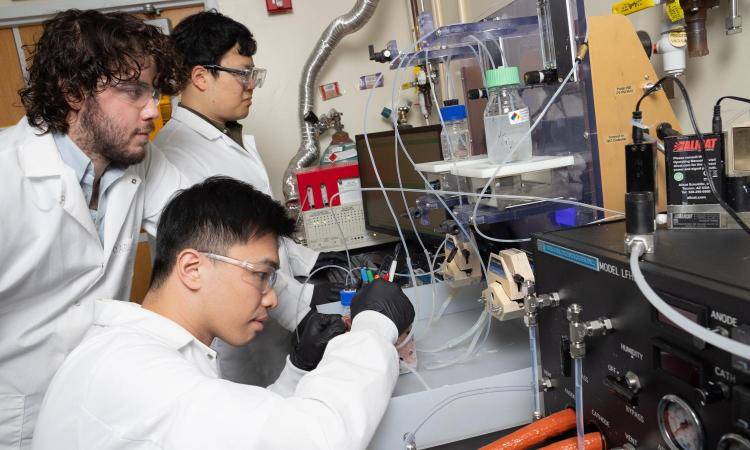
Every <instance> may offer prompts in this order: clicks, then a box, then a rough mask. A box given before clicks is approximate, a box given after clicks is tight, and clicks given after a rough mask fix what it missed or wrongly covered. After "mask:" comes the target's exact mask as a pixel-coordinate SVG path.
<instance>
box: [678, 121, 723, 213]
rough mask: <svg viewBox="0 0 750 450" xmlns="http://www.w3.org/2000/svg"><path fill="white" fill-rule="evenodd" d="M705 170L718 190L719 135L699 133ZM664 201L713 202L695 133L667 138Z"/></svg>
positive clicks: (719, 188) (685, 202)
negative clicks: (704, 154) (704, 156)
mask: <svg viewBox="0 0 750 450" xmlns="http://www.w3.org/2000/svg"><path fill="white" fill-rule="evenodd" d="M703 141H704V143H705V149H706V160H707V163H708V164H707V165H708V170H709V174H710V176H711V178H712V179H713V182H714V186H715V187H716V190H717V191H718V192H721V188H722V178H723V177H722V172H723V163H722V148H723V137H722V136H718V135H713V134H707V135H704V136H703ZM664 144H665V145H664V146H665V149H666V154H667V178H668V179H667V183H668V185H669V186H668V189H667V203H669V204H670V205H699V204H713V203H717V200H716V197H714V195H713V194H712V193H711V187H710V186H709V184H708V179H707V177H706V171H705V168H704V164H703V153H702V152H701V145H700V141H699V140H698V139H697V137H696V136H678V137H673V138H667V139H666V140H665V142H664Z"/></svg>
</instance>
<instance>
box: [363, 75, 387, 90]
mask: <svg viewBox="0 0 750 450" xmlns="http://www.w3.org/2000/svg"><path fill="white" fill-rule="evenodd" d="M357 85H358V86H359V90H360V91H364V90H365V89H372V88H376V87H383V74H382V73H380V72H378V73H373V74H371V75H362V76H361V77H359V82H358V84H357Z"/></svg>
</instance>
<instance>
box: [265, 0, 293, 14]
mask: <svg viewBox="0 0 750 450" xmlns="http://www.w3.org/2000/svg"><path fill="white" fill-rule="evenodd" d="M266 9H268V14H278V13H284V12H291V11H292V0H266Z"/></svg>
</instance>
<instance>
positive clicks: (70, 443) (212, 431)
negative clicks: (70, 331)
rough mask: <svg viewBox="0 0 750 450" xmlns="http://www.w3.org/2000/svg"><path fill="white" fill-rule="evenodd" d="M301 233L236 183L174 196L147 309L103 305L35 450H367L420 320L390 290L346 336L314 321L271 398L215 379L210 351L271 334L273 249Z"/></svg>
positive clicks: (59, 381) (360, 300)
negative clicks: (402, 344)
mask: <svg viewBox="0 0 750 450" xmlns="http://www.w3.org/2000/svg"><path fill="white" fill-rule="evenodd" d="M293 229H294V222H293V221H292V220H291V219H290V218H289V217H288V216H287V215H286V212H285V210H284V208H283V207H282V206H281V205H280V204H278V203H276V202H274V201H273V200H272V199H271V198H270V197H269V196H267V195H265V194H263V193H261V192H258V191H257V190H255V189H253V188H252V187H251V186H249V185H248V184H246V183H243V182H241V181H238V180H235V179H231V178H227V177H212V178H209V179H208V180H206V181H205V182H203V183H199V184H197V185H195V186H193V187H191V188H189V189H187V190H185V191H183V192H181V193H180V194H178V195H177V196H176V197H175V198H174V199H173V200H172V201H170V203H169V204H168V205H167V207H166V208H165V209H164V212H163V214H162V216H161V219H160V222H159V234H158V238H157V244H156V259H155V262H154V271H153V278H152V283H151V286H150V288H149V292H148V294H147V295H146V298H145V299H144V301H143V307H140V306H138V305H136V304H132V303H123V302H117V301H111V300H110V301H107V300H100V301H98V302H97V304H96V306H95V310H94V314H95V319H94V327H92V328H91V330H90V331H89V332H88V333H87V334H86V336H85V338H84V340H83V342H82V343H81V345H80V346H78V348H76V349H75V350H74V351H73V352H72V353H71V354H70V356H69V357H68V358H67V359H66V360H65V362H64V363H63V365H62V367H61V368H60V370H59V371H58V373H57V374H56V375H55V378H54V379H53V381H52V383H51V385H50V388H49V390H48V392H47V395H46V396H45V398H44V403H43V405H42V411H41V414H40V416H39V424H38V426H37V429H36V432H35V434H34V442H33V445H34V447H33V448H34V450H115V449H118V450H119V449H126V448H127V449H180V450H193V449H195V450H205V449H221V450H232V449H243V450H248V449H258V450H267V449H306V450H312V449H325V450H337V449H341V450H344V449H346V450H351V449H364V448H365V447H366V446H367V444H368V443H369V441H370V439H371V438H372V435H373V433H374V431H375V429H376V428H377V426H378V423H379V422H380V419H381V417H382V415H383V414H384V412H385V409H386V407H387V405H388V401H389V399H390V396H391V393H392V390H393V387H394V386H395V382H396V378H397V377H398V357H397V353H396V350H395V346H394V343H395V341H396V337H397V336H398V334H399V333H401V332H403V331H405V330H406V328H407V327H408V326H409V325H410V324H411V322H412V321H413V319H414V309H413V307H412V306H411V303H410V302H409V299H408V298H406V296H405V295H404V294H403V292H401V290H400V289H399V288H398V286H396V285H394V284H392V283H387V282H384V281H380V283H372V284H370V285H368V287H366V288H363V289H362V290H361V291H360V293H359V294H358V295H357V296H356V297H355V298H354V300H353V302H352V316H353V322H352V327H351V331H350V332H348V333H345V327H344V325H343V321H342V318H341V316H338V315H323V314H318V313H312V315H311V316H310V318H309V319H308V322H307V325H305V326H304V328H303V330H302V331H301V336H300V338H299V344H298V345H297V346H296V347H295V349H294V351H293V352H292V354H291V355H290V358H289V359H288V360H287V364H286V366H285V368H284V371H283V372H282V374H281V376H280V377H279V379H278V381H277V383H276V384H274V385H273V386H270V387H269V389H262V388H259V387H256V386H248V385H244V384H236V383H232V382H230V381H226V380H221V379H219V377H218V370H217V362H216V353H215V352H214V351H213V350H211V348H210V347H209V344H210V343H211V341H212V340H213V339H214V337H220V338H221V339H222V340H224V341H225V342H228V343H230V344H233V345H244V344H247V343H248V342H249V341H250V340H252V339H253V338H254V337H255V335H256V334H257V333H259V332H260V331H262V330H263V326H264V325H263V324H264V322H265V321H266V319H267V318H268V311H269V310H271V309H273V308H274V307H275V305H276V302H277V300H276V294H275V292H274V289H273V286H274V281H275V279H276V276H275V275H276V274H275V271H276V268H277V267H278V264H279V257H278V252H277V249H278V246H277V242H278V237H279V236H284V235H288V234H289V233H290V232H291V231H292V230H293ZM251 345H252V344H251ZM316 366H317V367H316ZM302 369H307V370H311V371H310V372H307V371H306V370H302Z"/></svg>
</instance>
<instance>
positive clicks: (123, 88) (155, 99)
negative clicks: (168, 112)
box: [112, 81, 161, 108]
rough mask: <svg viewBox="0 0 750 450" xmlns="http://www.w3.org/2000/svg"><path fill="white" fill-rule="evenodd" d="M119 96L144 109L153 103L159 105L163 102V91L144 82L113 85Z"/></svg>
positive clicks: (123, 82)
mask: <svg viewBox="0 0 750 450" xmlns="http://www.w3.org/2000/svg"><path fill="white" fill-rule="evenodd" d="M112 89H114V90H115V92H117V94H118V96H119V97H120V98H122V99H123V100H125V101H126V102H128V103H131V104H133V105H135V106H136V107H138V108H143V107H144V106H146V105H147V104H148V102H149V101H150V102H152V103H153V104H154V105H158V104H159V101H160V100H161V90H160V89H159V88H155V87H153V86H151V85H150V84H147V83H144V82H142V81H121V82H119V83H117V84H113V85H112Z"/></svg>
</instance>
